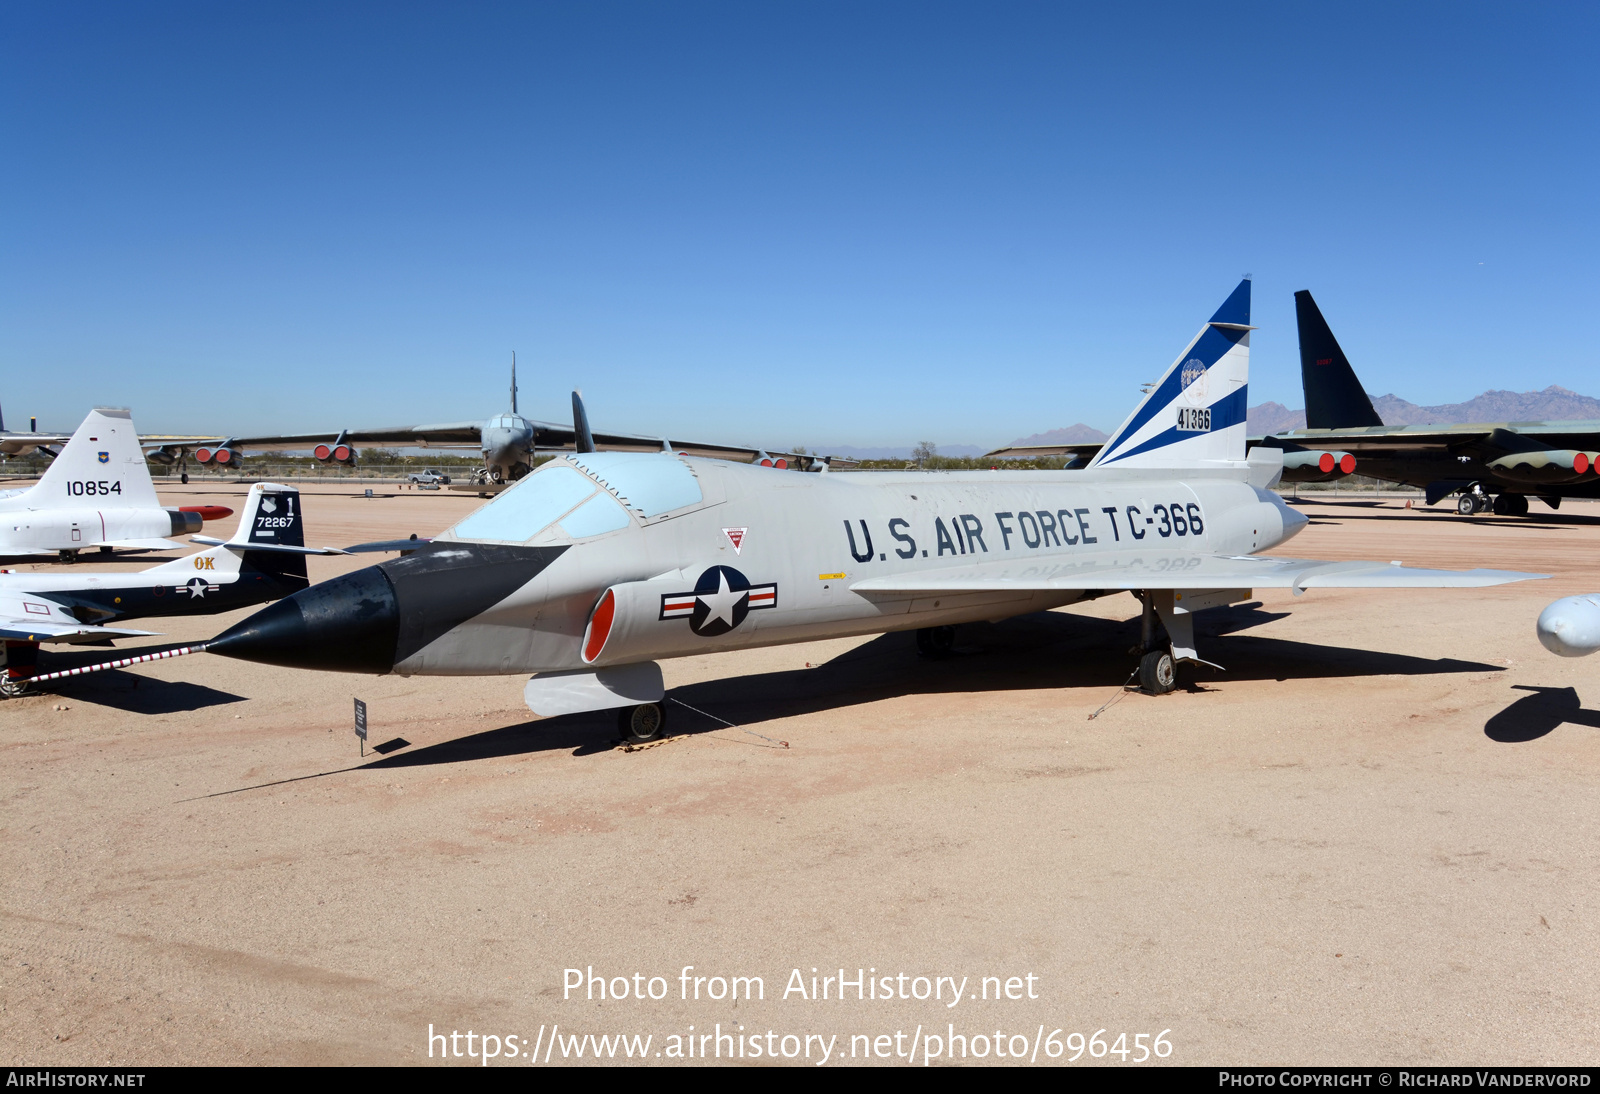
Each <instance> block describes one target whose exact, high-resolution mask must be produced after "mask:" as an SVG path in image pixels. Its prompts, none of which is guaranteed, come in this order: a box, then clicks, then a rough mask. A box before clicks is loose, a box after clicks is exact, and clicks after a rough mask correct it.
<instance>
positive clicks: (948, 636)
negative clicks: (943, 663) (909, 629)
mask: <svg viewBox="0 0 1600 1094" xmlns="http://www.w3.org/2000/svg"><path fill="white" fill-rule="evenodd" d="M955 648H956V629H955V628H954V627H923V628H922V629H921V630H919V631H917V652H918V653H919V654H921V655H922V656H923V657H926V658H927V659H928V660H930V661H937V660H939V659H940V658H941V657H948V656H950V651H951V650H953V649H955Z"/></svg>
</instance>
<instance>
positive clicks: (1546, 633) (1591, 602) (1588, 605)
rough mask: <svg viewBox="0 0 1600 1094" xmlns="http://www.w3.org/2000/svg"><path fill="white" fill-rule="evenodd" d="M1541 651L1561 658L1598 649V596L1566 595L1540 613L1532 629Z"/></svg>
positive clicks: (1589, 652)
mask: <svg viewBox="0 0 1600 1094" xmlns="http://www.w3.org/2000/svg"><path fill="white" fill-rule="evenodd" d="M1534 630H1535V631H1536V632H1537V633H1538V635H1539V641H1540V642H1541V643H1543V645H1544V648H1545V649H1547V650H1549V651H1550V652H1551V653H1554V654H1558V655H1559V656H1561V657H1584V656H1586V655H1588V654H1591V653H1593V652H1594V651H1595V650H1600V596H1593V595H1590V596H1568V597H1563V598H1562V599H1560V600H1557V601H1556V602H1555V603H1554V604H1551V605H1550V606H1549V607H1547V608H1545V610H1544V611H1542V612H1540V613H1539V622H1538V623H1537V624H1536V625H1535V626H1534Z"/></svg>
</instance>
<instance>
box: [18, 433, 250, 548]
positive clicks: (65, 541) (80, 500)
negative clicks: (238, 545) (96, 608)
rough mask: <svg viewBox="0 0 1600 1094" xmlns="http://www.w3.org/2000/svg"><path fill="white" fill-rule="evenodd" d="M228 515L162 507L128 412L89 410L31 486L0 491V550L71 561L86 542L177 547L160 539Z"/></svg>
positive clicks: (205, 508) (210, 508) (218, 509)
mask: <svg viewBox="0 0 1600 1094" xmlns="http://www.w3.org/2000/svg"><path fill="white" fill-rule="evenodd" d="M232 512H233V510H232V509H229V508H227V507H226V506H221V505H180V506H163V505H162V504H161V502H160V500H159V499H158V498H157V497H156V488H155V484H154V483H153V482H151V480H150V468H149V467H148V466H147V465H146V464H145V456H144V452H143V450H142V449H141V447H140V443H139V437H138V435H137V434H136V433H135V432H134V428H133V419H132V417H131V415H130V414H129V412H128V411H127V410H125V409H116V408H109V407H97V408H96V409H94V410H91V411H90V412H89V416H88V417H87V418H85V419H84V420H83V424H82V425H80V426H79V427H78V430H77V432H76V433H74V434H73V435H72V437H71V438H70V439H69V440H68V441H67V443H66V444H65V445H64V446H63V447H62V449H61V451H60V454H59V455H57V456H56V458H55V460H54V461H53V462H52V463H51V464H50V466H49V467H48V468H47V469H46V470H45V473H44V475H43V476H41V477H40V479H39V481H38V482H37V483H35V484H34V485H33V486H31V487H27V488H25V489H17V490H8V491H5V492H4V493H0V555H51V554H54V555H59V556H60V558H61V560H62V561H63V562H71V561H72V560H73V559H74V558H76V557H77V554H78V552H79V551H82V550H86V549H88V548H90V547H98V548H100V550H101V551H102V552H104V553H109V552H110V551H112V550H113V549H115V548H119V547H120V548H124V549H133V550H157V551H160V550H167V549H169V548H174V547H179V546H182V545H181V544H178V543H175V542H173V541H172V540H170V539H168V538H166V537H168V536H176V535H183V534H185V533H188V532H198V531H200V528H201V526H202V525H203V524H204V522H205V521H208V520H216V519H218V518H221V517H226V516H229V515H230V514H232Z"/></svg>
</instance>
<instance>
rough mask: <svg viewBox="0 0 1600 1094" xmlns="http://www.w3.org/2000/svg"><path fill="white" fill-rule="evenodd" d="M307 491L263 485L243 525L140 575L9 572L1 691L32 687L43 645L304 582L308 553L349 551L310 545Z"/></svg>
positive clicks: (0, 613) (4, 586)
mask: <svg viewBox="0 0 1600 1094" xmlns="http://www.w3.org/2000/svg"><path fill="white" fill-rule="evenodd" d="M304 527H305V525H304V521H303V518H302V516H301V511H300V492H299V491H298V490H296V489H295V488H294V487H292V486H280V485H278V484H277V483H271V482H258V483H256V484H254V485H253V486H251V487H250V493H249V494H248V495H247V497H246V499H245V504H244V512H243V513H242V514H241V515H240V518H239V527H238V530H237V531H235V532H234V534H233V535H232V536H231V537H229V538H228V539H226V540H219V539H212V538H210V537H208V536H195V537H193V538H194V540H195V541H196V542H198V543H210V544H216V546H214V547H212V548H211V549H210V550H206V551H201V552H200V553H198V554H192V555H187V556H185V557H183V558H180V559H175V560H174V561H172V562H168V563H165V564H163V565H160V566H153V567H151V568H149V569H146V570H138V571H135V572H131V573H90V572H86V571H83V570H76V569H75V570H73V571H72V572H69V573H16V572H15V571H11V570H0V639H3V641H0V669H3V670H4V671H0V696H4V697H6V698H10V697H14V696H17V695H21V694H24V693H25V692H26V691H27V690H28V687H29V685H30V683H31V680H30V677H32V676H33V675H34V672H35V668H36V665H37V659H38V652H39V643H41V642H64V643H85V642H95V643H99V642H105V641H107V640H110V639H116V638H133V637H144V636H147V635H150V634H151V633H152V632H150V631H139V630H129V629H127V628H124V627H121V626H117V625H115V624H120V623H122V622H123V621H124V620H128V619H139V618H145V617H150V616H173V615H216V614H219V613H221V612H231V611H233V610H234V609H236V608H245V607H249V606H250V605H252V604H265V603H267V602H268V601H270V600H277V599H278V598H279V597H284V596H288V595H290V594H291V593H297V592H299V591H300V590H301V589H304V588H305V587H306V586H307V585H308V584H310V582H309V581H308V580H307V578H306V560H305V556H306V555H324V554H340V553H342V552H340V551H338V550H335V549H333V548H329V547H307V546H305V532H304Z"/></svg>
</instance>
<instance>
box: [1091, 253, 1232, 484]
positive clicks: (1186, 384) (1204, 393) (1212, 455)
mask: <svg viewBox="0 0 1600 1094" xmlns="http://www.w3.org/2000/svg"><path fill="white" fill-rule="evenodd" d="M1254 329H1255V328H1254V327H1252V326H1250V279H1249V278H1248V277H1247V278H1245V279H1244V280H1243V281H1241V282H1239V285H1238V287H1237V288H1235V289H1234V290H1233V292H1232V293H1231V294H1230V295H1229V297H1228V299H1227V300H1225V301H1224V302H1223V304H1222V307H1220V308H1218V309H1217V311H1216V314H1215V315H1213V316H1212V317H1211V318H1210V319H1209V320H1207V321H1206V324H1205V326H1203V327H1201V328H1200V333H1199V334H1197V335H1195V336H1194V340H1193V341H1191V342H1190V343H1189V345H1188V346H1187V347H1186V348H1185V349H1184V351H1183V352H1182V353H1180V354H1178V358H1177V360H1175V361H1173V362H1172V364H1171V365H1170V366H1169V367H1168V368H1167V371H1166V372H1164V373H1162V374H1161V378H1160V379H1159V380H1157V381H1156V382H1155V384H1154V385H1152V386H1151V388H1150V391H1149V394H1147V395H1146V396H1145V397H1144V401H1143V402H1141V403H1140V404H1139V405H1138V407H1137V408H1135V409H1134V412H1133V413H1132V414H1130V415H1128V419H1127V421H1125V422H1123V423H1122V425H1121V426H1119V427H1118V428H1117V431H1116V432H1115V433H1113V434H1112V435H1111V439H1110V440H1109V441H1107V442H1106V443H1105V445H1104V447H1102V448H1101V449H1100V451H1099V453H1097V454H1096V455H1095V458H1094V459H1093V460H1092V461H1090V463H1089V466H1090V467H1184V466H1191V465H1194V464H1202V463H1216V462H1242V461H1243V460H1244V458H1245V450H1244V435H1245V411H1246V410H1247V409H1248V402H1249V396H1248V394H1247V393H1248V390H1249V381H1250V332H1251V331H1252V330H1254Z"/></svg>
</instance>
